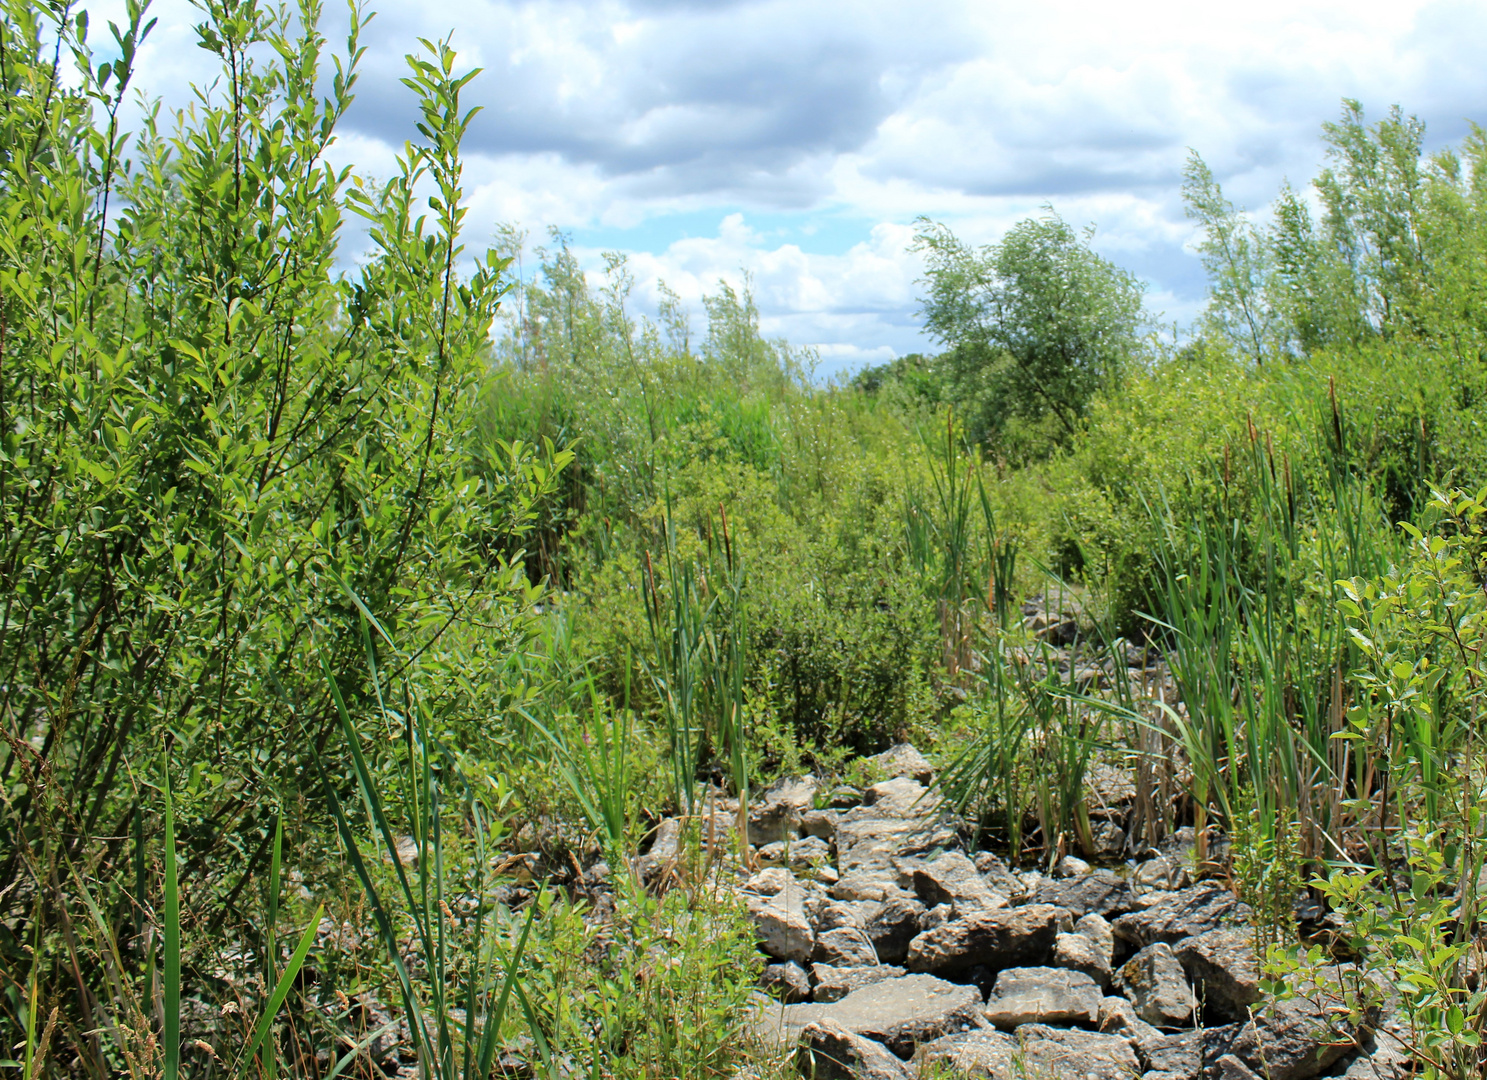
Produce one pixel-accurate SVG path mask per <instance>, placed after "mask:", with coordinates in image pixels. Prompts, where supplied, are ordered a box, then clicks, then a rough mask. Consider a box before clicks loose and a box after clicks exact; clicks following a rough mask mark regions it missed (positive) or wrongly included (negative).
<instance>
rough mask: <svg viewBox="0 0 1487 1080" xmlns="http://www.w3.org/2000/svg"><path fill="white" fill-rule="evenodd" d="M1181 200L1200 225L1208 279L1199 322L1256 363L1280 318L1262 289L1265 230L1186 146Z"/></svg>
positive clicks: (1269, 347)
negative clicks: (1226, 193)
mask: <svg viewBox="0 0 1487 1080" xmlns="http://www.w3.org/2000/svg"><path fill="white" fill-rule="evenodd" d="M1182 201H1183V203H1184V204H1185V205H1186V207H1187V214H1188V217H1190V218H1192V219H1194V220H1195V221H1198V222H1199V223H1200V224H1202V226H1203V232H1204V237H1203V240H1202V241H1201V242H1200V243H1199V244H1198V256H1199V258H1201V259H1202V260H1203V269H1204V270H1206V271H1207V272H1208V281H1209V285H1208V310H1207V311H1206V312H1204V322H1205V323H1207V326H1208V329H1209V331H1210V332H1212V333H1215V334H1216V335H1217V336H1219V337H1221V338H1224V339H1226V340H1228V341H1229V342H1230V343H1231V344H1233V345H1234V346H1235V347H1236V348H1238V349H1239V350H1240V351H1242V352H1244V353H1246V354H1247V355H1248V356H1249V358H1250V359H1251V360H1253V361H1254V362H1255V363H1256V364H1259V363H1262V362H1264V360H1265V358H1266V356H1267V355H1269V354H1271V353H1274V352H1276V351H1278V348H1279V342H1278V340H1277V333H1278V331H1279V328H1280V323H1281V319H1280V316H1279V314H1278V313H1277V312H1276V310H1275V308H1274V307H1273V306H1272V304H1271V302H1270V298H1269V296H1268V295H1267V291H1268V288H1269V285H1270V279H1271V276H1272V273H1273V265H1272V255H1271V249H1270V245H1269V244H1268V243H1267V242H1266V237H1265V235H1264V234H1263V233H1261V232H1260V231H1259V230H1258V229H1256V228H1255V226H1254V224H1253V223H1252V222H1251V221H1250V220H1249V218H1248V217H1247V216H1246V215H1245V214H1244V213H1243V212H1242V211H1240V210H1239V209H1237V208H1236V207H1235V206H1234V204H1233V203H1231V202H1230V201H1229V200H1228V199H1226V198H1224V192H1223V189H1222V188H1221V187H1220V186H1219V182H1218V181H1217V180H1215V179H1214V176H1213V171H1212V170H1211V169H1209V167H1208V164H1207V163H1206V162H1205V161H1204V160H1203V158H1202V157H1200V156H1199V154H1198V152H1197V151H1196V150H1190V151H1189V152H1188V163H1187V165H1186V166H1184V167H1183V170H1182Z"/></svg>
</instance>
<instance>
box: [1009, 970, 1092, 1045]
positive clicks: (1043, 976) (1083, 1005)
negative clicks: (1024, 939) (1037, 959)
mask: <svg viewBox="0 0 1487 1080" xmlns="http://www.w3.org/2000/svg"><path fill="white" fill-rule="evenodd" d="M1100 997H1101V994H1100V988H1099V987H1098V986H1096V985H1095V981H1094V980H1093V979H1091V978H1090V977H1089V976H1088V975H1086V974H1084V973H1083V972H1079V971H1070V970H1069V969H1067V968H1051V967H1030V968H1007V969H1006V970H1005V971H1002V972H1001V973H1000V974H998V975H997V977H996V982H995V984H993V986H992V988H991V996H990V997H988V998H987V1001H986V1019H988V1020H990V1021H991V1022H992V1023H993V1024H995V1025H996V1026H997V1027H999V1028H1003V1029H1006V1030H1011V1029H1012V1028H1016V1027H1020V1026H1021V1025H1023V1024H1038V1023H1045V1024H1088V1025H1091V1026H1092V1025H1094V1023H1095V1022H1096V1021H1097V1020H1098V1019H1099V1016H1100Z"/></svg>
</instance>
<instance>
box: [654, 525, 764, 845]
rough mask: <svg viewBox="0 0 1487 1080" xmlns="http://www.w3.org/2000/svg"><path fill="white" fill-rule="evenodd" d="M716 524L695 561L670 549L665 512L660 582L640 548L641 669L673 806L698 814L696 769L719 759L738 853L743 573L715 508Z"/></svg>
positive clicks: (743, 790) (744, 769)
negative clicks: (644, 651) (646, 638)
mask: <svg viewBox="0 0 1487 1080" xmlns="http://www.w3.org/2000/svg"><path fill="white" fill-rule="evenodd" d="M718 523H719V526H718V529H717V532H716V535H715V534H714V532H713V529H712V528H711V525H709V528H708V529H707V538H706V547H705V555H703V554H698V555H695V556H694V555H691V554H685V553H683V552H681V551H679V550H678V547H677V533H676V527H675V523H674V522H673V520H672V518H671V516H670V514H668V515H667V517H666V521H665V525H664V548H663V555H662V559H663V561H662V564H661V580H660V582H659V583H658V581H657V572H656V566H655V562H654V561H653V559H652V557H651V555H650V553H649V552H647V554H646V559H645V582H644V587H645V598H646V622H647V626H648V627H649V630H650V640H651V648H652V653H651V656H650V657H649V658H647V659H646V660H645V661H644V663H643V667H644V670H645V672H646V674H647V676H648V677H649V680H650V683H651V686H652V688H653V690H654V692H655V695H656V698H657V701H658V702H659V705H660V712H661V717H662V721H663V723H664V724H665V727H666V735H667V741H668V745H669V747H670V769H671V784H672V790H673V792H674V795H675V798H676V805H677V808H678V809H679V810H680V811H681V812H682V813H683V814H686V815H688V816H695V815H697V814H700V813H701V812H702V810H703V807H702V805H701V800H700V796H699V793H698V786H697V775H698V770H699V769H701V768H702V767H703V766H705V765H707V764H709V763H710V761H711V760H712V758H713V757H714V755H716V756H718V757H719V758H721V759H722V760H723V761H725V762H726V763H727V769H728V773H729V775H730V777H731V779H732V782H733V788H734V794H735V795H736V796H737V798H738V801H739V807H738V837H739V843H740V845H741V847H740V850H741V851H742V850H746V845H747V843H748V801H749V778H748V762H747V758H746V731H745V712H744V676H745V671H744V667H745V659H746V656H747V649H748V623H747V611H746V607H745V599H744V593H745V590H744V584H745V574H744V567H743V561H742V559H741V558H740V557H739V555H738V553H737V552H736V551H735V549H734V543H733V538H732V537H731V536H730V535H729V531H728V516H727V513H726V512H725V511H724V509H723V507H722V506H719V507H718ZM709 820H711V819H709Z"/></svg>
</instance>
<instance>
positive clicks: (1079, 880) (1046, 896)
mask: <svg viewBox="0 0 1487 1080" xmlns="http://www.w3.org/2000/svg"><path fill="white" fill-rule="evenodd" d="M1066 861H1067V860H1066ZM1032 902H1033V903H1035V904H1057V905H1058V906H1059V907H1064V908H1068V909H1069V910H1070V911H1071V912H1073V913H1074V914H1075V915H1076V916H1078V915H1085V914H1088V913H1090V912H1094V913H1095V914H1097V915H1104V916H1106V917H1107V918H1109V917H1111V916H1115V915H1121V914H1124V913H1125V912H1128V911H1134V910H1135V909H1136V907H1137V903H1136V894H1135V893H1133V892H1131V887H1130V886H1129V885H1127V884H1126V882H1125V880H1124V879H1123V878H1121V877H1120V876H1118V875H1117V874H1115V873H1114V872H1113V871H1110V870H1094V871H1091V872H1090V873H1088V874H1083V875H1081V876H1079V877H1074V878H1069V879H1066V880H1063V881H1053V880H1050V879H1048V878H1044V879H1043V880H1042V882H1040V883H1039V885H1038V889H1037V891H1036V892H1034V894H1033V897H1032Z"/></svg>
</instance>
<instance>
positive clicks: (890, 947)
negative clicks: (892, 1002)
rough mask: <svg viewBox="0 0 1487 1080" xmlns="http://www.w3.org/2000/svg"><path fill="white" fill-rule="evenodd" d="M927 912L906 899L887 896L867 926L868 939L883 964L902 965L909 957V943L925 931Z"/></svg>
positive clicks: (921, 906) (917, 902) (922, 906)
mask: <svg viewBox="0 0 1487 1080" xmlns="http://www.w3.org/2000/svg"><path fill="white" fill-rule="evenodd" d="M926 914H927V911H926V909H925V907H924V905H923V904H921V903H920V902H919V901H917V900H914V899H912V898H910V897H908V896H903V895H899V896H887V897H885V898H884V899H883V902H882V903H881V904H880V905H879V906H878V910H877V913H876V914H874V915H873V917H872V918H871V919H869V920H868V923H867V936H868V939H869V940H870V941H871V942H872V943H873V948H875V949H876V950H877V952H878V959H879V960H881V961H882V962H883V963H885V964H902V963H903V962H904V960H905V959H906V958H907V957H908V955H909V942H911V941H913V940H914V939H915V938H916V937H918V936H919V934H920V931H922V930H923V929H924V917H925V915H926Z"/></svg>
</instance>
